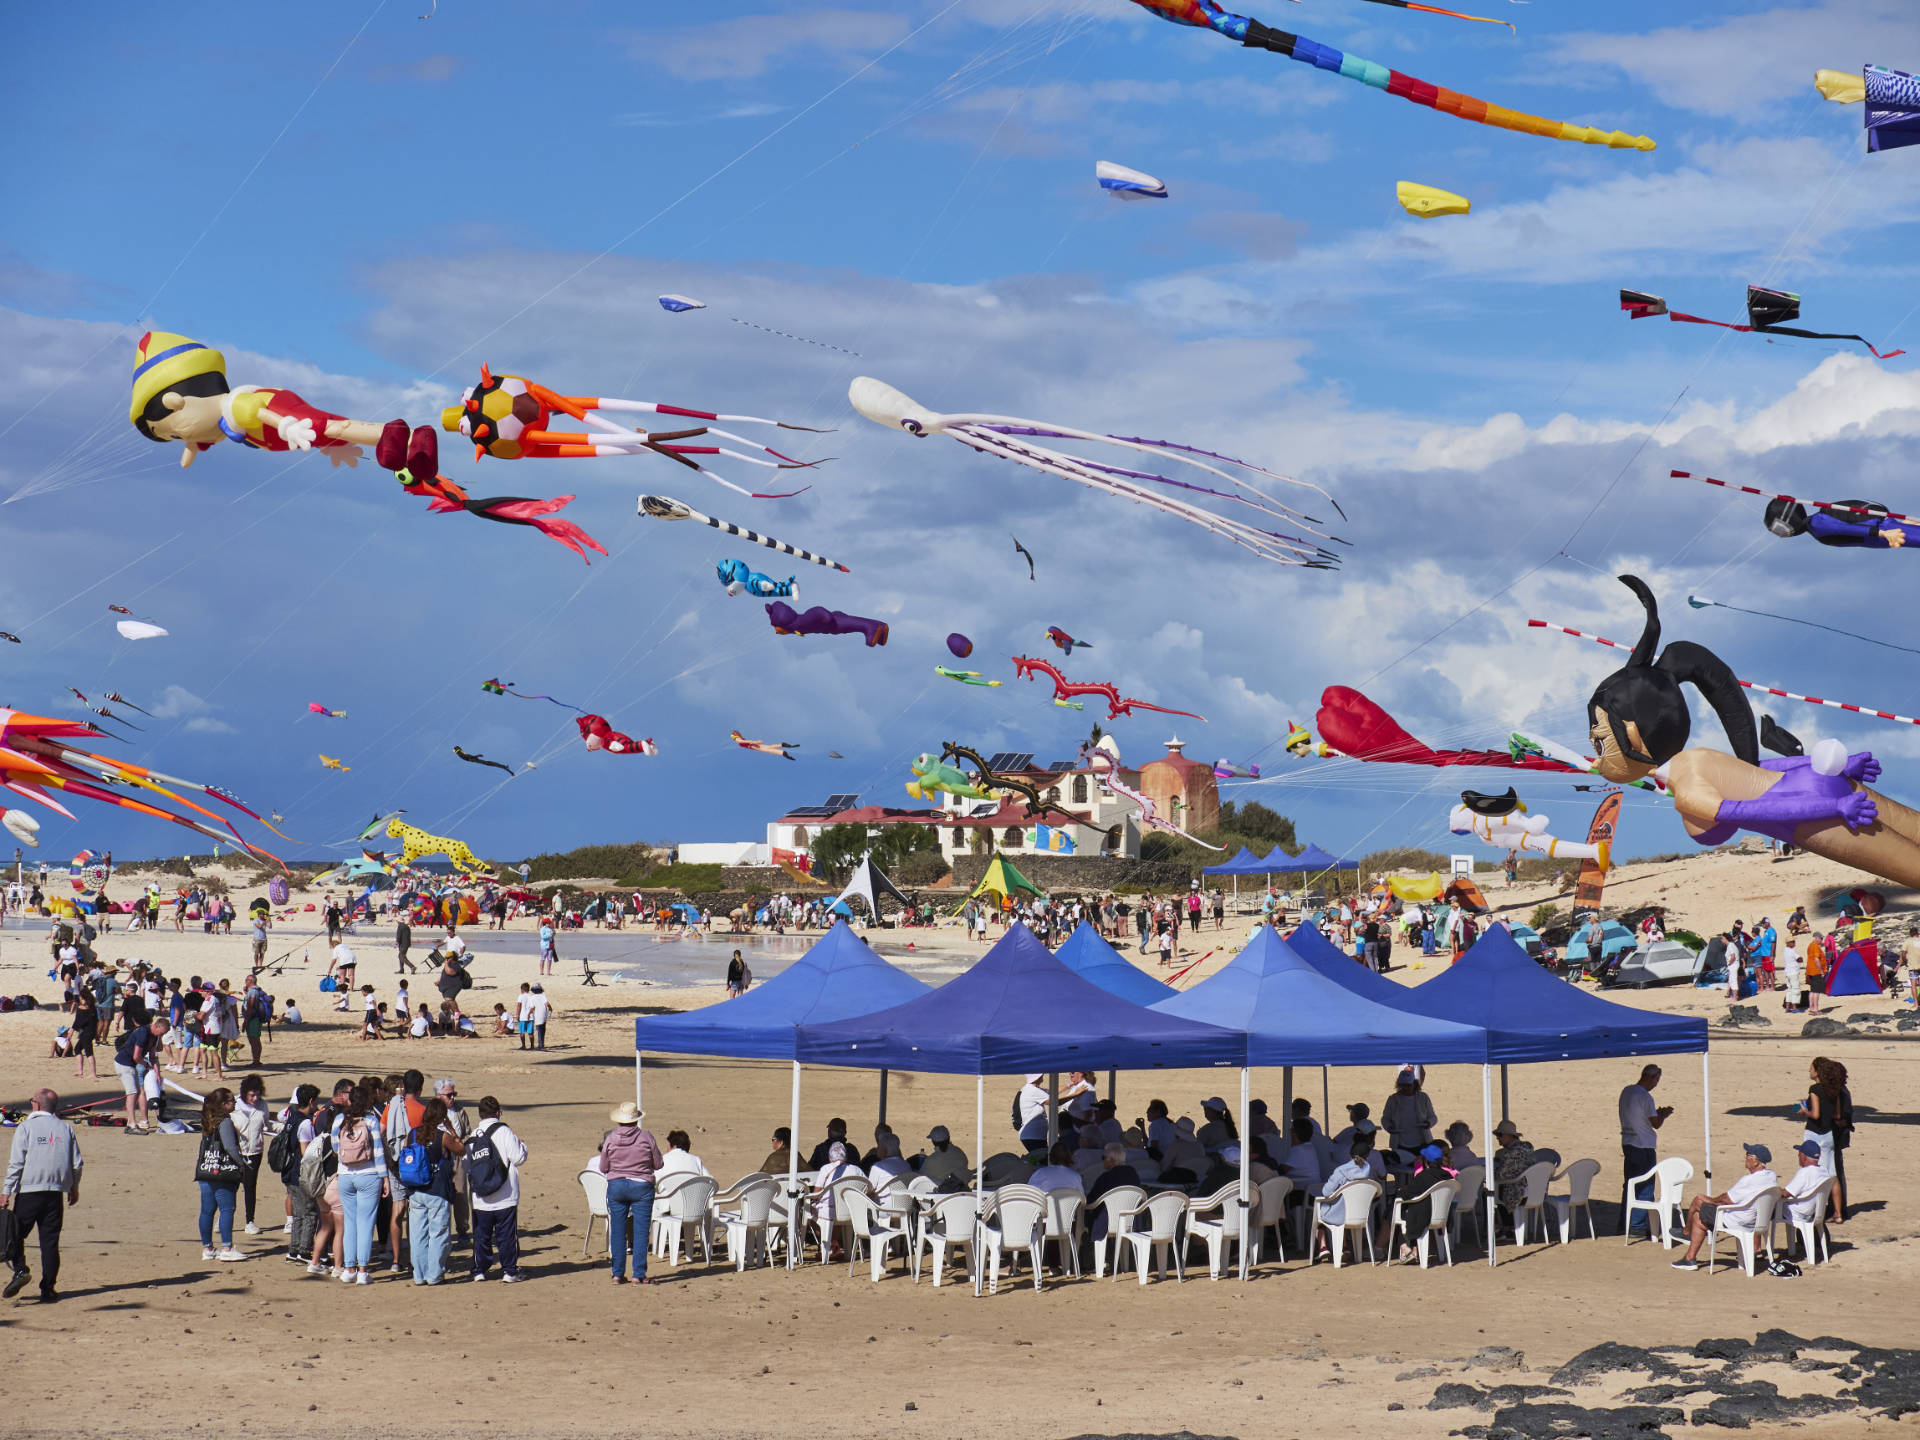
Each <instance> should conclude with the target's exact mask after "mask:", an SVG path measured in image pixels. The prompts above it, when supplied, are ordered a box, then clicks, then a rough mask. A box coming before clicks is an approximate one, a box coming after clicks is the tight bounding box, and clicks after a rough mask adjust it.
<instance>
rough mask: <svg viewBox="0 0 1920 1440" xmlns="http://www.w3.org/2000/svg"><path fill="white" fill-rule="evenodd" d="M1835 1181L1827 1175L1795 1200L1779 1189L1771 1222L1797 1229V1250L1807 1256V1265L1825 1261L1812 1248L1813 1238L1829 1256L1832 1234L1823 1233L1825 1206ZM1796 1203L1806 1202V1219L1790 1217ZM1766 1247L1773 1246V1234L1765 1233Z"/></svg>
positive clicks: (1825, 1225) (1830, 1200)
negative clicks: (1814, 1188)
mask: <svg viewBox="0 0 1920 1440" xmlns="http://www.w3.org/2000/svg"><path fill="white" fill-rule="evenodd" d="M1837 1183H1839V1182H1838V1181H1837V1180H1836V1179H1835V1178H1834V1177H1833V1176H1831V1175H1829V1176H1828V1177H1827V1178H1826V1179H1824V1180H1822V1181H1821V1182H1820V1185H1819V1188H1818V1189H1816V1190H1815V1191H1814V1192H1813V1193H1812V1194H1811V1195H1809V1196H1807V1198H1806V1199H1805V1200H1801V1201H1797V1202H1794V1201H1790V1200H1788V1198H1787V1196H1786V1194H1785V1193H1784V1192H1782V1194H1781V1196H1780V1203H1779V1204H1778V1205H1777V1206H1775V1207H1774V1212H1773V1223H1774V1224H1775V1225H1784V1226H1786V1227H1787V1228H1788V1229H1789V1230H1797V1231H1799V1232H1800V1251H1801V1253H1802V1254H1804V1255H1805V1256H1806V1257H1807V1263H1808V1264H1809V1265H1822V1264H1825V1263H1826V1261H1824V1260H1822V1259H1821V1258H1820V1253H1819V1250H1816V1249H1815V1248H1814V1246H1815V1243H1816V1242H1818V1244H1819V1246H1820V1249H1822V1250H1825V1251H1826V1252H1827V1254H1826V1258H1827V1260H1831V1259H1833V1237H1832V1236H1831V1235H1829V1234H1828V1233H1827V1206H1828V1205H1830V1204H1831V1203H1832V1201H1833V1187H1834V1186H1835V1185H1836V1184H1837ZM1796 1203H1797V1204H1801V1205H1806V1206H1808V1207H1809V1209H1808V1214H1809V1215H1810V1216H1811V1217H1812V1218H1811V1219H1807V1220H1796V1219H1794V1218H1793V1206H1794V1204H1796ZM1767 1248H1768V1250H1769V1251H1771V1250H1772V1248H1773V1237H1772V1236H1771V1235H1769V1236H1768V1237H1767Z"/></svg>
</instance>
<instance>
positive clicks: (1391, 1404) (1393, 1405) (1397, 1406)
mask: <svg viewBox="0 0 1920 1440" xmlns="http://www.w3.org/2000/svg"><path fill="white" fill-rule="evenodd" d="M1406 1408H1407V1407H1406V1406H1404V1405H1402V1404H1401V1403H1400V1402H1399V1401H1398V1400H1389V1401H1388V1402H1387V1409H1389V1410H1404V1409H1406Z"/></svg>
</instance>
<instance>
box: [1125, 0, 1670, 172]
mask: <svg viewBox="0 0 1920 1440" xmlns="http://www.w3.org/2000/svg"><path fill="white" fill-rule="evenodd" d="M1134 3H1135V4H1137V5H1140V6H1142V7H1143V8H1144V9H1147V10H1150V11H1152V12H1153V13H1154V14H1156V15H1158V16H1159V17H1160V18H1161V19H1162V20H1171V21H1172V22H1173V23H1174V24H1176V25H1194V26H1198V27H1200V28H1202V29H1206V30H1212V31H1214V32H1215V33H1217V34H1220V35H1224V36H1226V38H1227V39H1229V40H1237V41H1239V42H1240V43H1241V44H1242V45H1244V46H1246V47H1247V48H1248V49H1250V50H1271V51H1273V52H1274V53H1276V54H1279V55H1285V56H1287V57H1288V58H1289V59H1293V60H1298V61H1300V62H1301V63H1302V64H1305V65H1312V66H1315V67H1317V68H1318V69H1321V70H1331V71H1333V72H1335V73H1336V74H1339V75H1344V76H1345V77H1346V78H1347V79H1349V80H1358V81H1359V82H1360V83H1361V84H1362V85H1371V86H1372V87H1373V88H1374V89H1376V90H1384V91H1386V92H1387V93H1388V94H1389V95H1398V96H1399V97H1400V98H1401V99H1402V100H1411V101H1412V102H1413V103H1414V104H1416V105H1425V106H1426V107H1427V108H1429V109H1431V110H1439V111H1442V112H1444V113H1445V114H1448V115H1457V116H1459V117H1460V118H1461V119H1462V120H1472V121H1474V122H1475V123H1477V124H1481V125H1493V126H1497V127H1498V128H1499V129H1502V130H1517V131H1520V132H1522V133H1523V134H1527V135H1538V136H1540V137H1542V138H1543V139H1547V140H1572V141H1577V142H1579V143H1581V144H1583V145H1605V146H1607V147H1608V148H1609V149H1613V150H1651V149H1653V148H1654V146H1653V141H1651V140H1649V139H1648V138H1647V137H1646V136H1645V135H1627V134H1624V133H1623V132H1621V131H1619V130H1612V131H1608V130H1596V129H1594V128H1593V127H1592V126H1590V125H1569V124H1568V123H1566V122H1565V121H1563V120H1546V119H1542V118H1541V117H1540V116H1538V115H1528V114H1525V113H1523V112H1521V111H1518V110H1509V109H1507V108H1506V107H1505V106H1504V105H1491V104H1489V103H1488V102H1486V101H1485V100H1476V99H1475V98H1474V97H1473V96H1471V95H1462V94H1461V93H1460V92H1459V91H1457V90H1449V89H1447V88H1446V87H1445V86H1442V85H1430V84H1428V83H1427V82H1426V81H1424V80H1416V79H1415V78H1414V77H1413V76H1411V75H1403V74H1401V73H1400V71H1398V70H1390V69H1388V68H1387V67H1386V66H1385V65H1379V64H1376V63H1374V62H1373V61H1371V60H1363V59H1361V58H1360V57H1359V56H1358V55H1348V54H1345V53H1344V52H1342V51H1339V50H1336V49H1334V48H1333V47H1332V46H1331V45H1322V44H1321V43H1320V42H1319V41H1317V40H1309V39H1308V38H1307V37H1306V36H1304V35H1289V34H1288V33H1287V32H1286V31H1284V30H1273V29H1269V28H1268V27H1267V26H1265V25H1262V24H1261V23H1260V22H1259V21H1258V20H1252V19H1249V18H1248V17H1247V16H1245V15H1235V14H1234V13H1233V12H1231V11H1229V10H1225V9H1222V8H1221V7H1220V5H1219V4H1218V3H1216V0H1134ZM1385 3H1387V4H1393V3H1395V0H1385ZM1405 8H1407V9H1420V10H1433V8H1434V7H1432V6H1428V5H1414V4H1411V3H1409V4H1408V5H1407V6H1406V7H1405ZM1435 13H1438V14H1441V15H1451V16H1455V17H1457V18H1459V19H1463V20H1479V19H1482V18H1483V17H1481V16H1478V15H1462V14H1461V13H1460V12H1459V11H1457V10H1440V11H1437V12H1435ZM1492 23H1494V24H1506V23H1507V22H1506V21H1494V22H1492Z"/></svg>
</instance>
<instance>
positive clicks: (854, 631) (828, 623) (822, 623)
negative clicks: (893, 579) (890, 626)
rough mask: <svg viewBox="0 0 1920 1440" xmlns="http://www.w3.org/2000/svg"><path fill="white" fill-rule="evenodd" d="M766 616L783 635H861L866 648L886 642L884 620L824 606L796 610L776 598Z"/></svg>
mask: <svg viewBox="0 0 1920 1440" xmlns="http://www.w3.org/2000/svg"><path fill="white" fill-rule="evenodd" d="M767 619H768V620H769V621H771V622H772V624H773V628H774V629H775V630H776V631H777V632H778V633H780V634H782V635H864V636H866V639H867V648H868V649H872V648H873V647H874V646H875V645H884V644H886V643H887V622H886V621H884V620H869V619H867V618H866V617H865V616H864V615H847V614H844V613H842V612H841V611H839V610H829V609H827V608H826V607H825V606H823V605H814V606H811V607H809V608H808V609H806V610H795V609H794V608H793V607H792V606H791V605H789V604H787V602H786V601H784V600H775V601H774V602H773V603H772V604H771V605H769V606H767Z"/></svg>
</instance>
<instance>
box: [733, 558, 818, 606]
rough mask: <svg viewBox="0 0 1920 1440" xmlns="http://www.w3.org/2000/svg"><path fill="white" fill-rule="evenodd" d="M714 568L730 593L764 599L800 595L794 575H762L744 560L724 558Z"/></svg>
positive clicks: (787, 597)
mask: <svg viewBox="0 0 1920 1440" xmlns="http://www.w3.org/2000/svg"><path fill="white" fill-rule="evenodd" d="M713 568H714V570H715V571H716V572H718V574H719V576H720V583H721V584H722V585H724V586H726V587H727V594H729V595H754V596H757V597H759V598H760V599H762V600H771V599H775V598H778V599H781V600H794V599H798V598H799V595H800V587H799V585H797V584H795V583H794V578H793V576H791V575H789V576H788V577H787V578H786V579H785V580H775V579H772V578H770V577H769V576H766V575H762V574H761V573H760V572H759V571H758V570H755V569H754V568H753V567H752V566H750V565H748V564H747V562H746V561H744V560H722V561H721V562H720V563H719V564H718V565H716V566H714V567H713Z"/></svg>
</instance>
